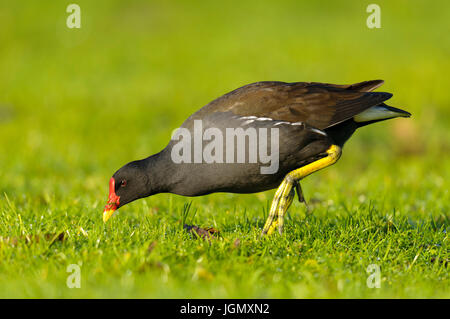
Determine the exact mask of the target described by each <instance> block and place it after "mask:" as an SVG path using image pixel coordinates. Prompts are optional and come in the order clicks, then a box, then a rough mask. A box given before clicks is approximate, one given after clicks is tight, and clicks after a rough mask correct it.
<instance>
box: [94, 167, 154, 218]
mask: <svg viewBox="0 0 450 319" xmlns="http://www.w3.org/2000/svg"><path fill="white" fill-rule="evenodd" d="M147 189H148V177H147V175H146V174H145V169H144V168H143V167H142V163H141V162H140V161H135V162H131V163H128V164H126V165H125V166H123V167H122V168H120V169H119V170H118V171H117V172H115V173H114V175H113V176H112V177H111V179H110V180H109V197H108V203H107V204H106V206H105V209H104V211H103V221H104V222H106V221H107V220H108V219H109V218H110V217H111V216H112V214H113V213H114V211H116V210H117V209H118V208H119V207H122V206H123V205H125V204H128V203H130V202H132V201H134V200H136V199H139V198H142V197H146V196H148V191H147Z"/></svg>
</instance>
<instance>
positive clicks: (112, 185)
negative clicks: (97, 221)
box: [103, 177, 120, 223]
mask: <svg viewBox="0 0 450 319" xmlns="http://www.w3.org/2000/svg"><path fill="white" fill-rule="evenodd" d="M119 205H120V196H117V195H116V181H115V180H114V177H111V179H110V180H109V198H108V203H107V204H106V206H105V210H104V211H103V222H105V223H106V221H107V220H108V219H109V218H110V217H111V216H112V214H113V213H114V211H115V210H116V209H117V207H119Z"/></svg>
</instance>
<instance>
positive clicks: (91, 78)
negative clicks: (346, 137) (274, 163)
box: [0, 0, 450, 298]
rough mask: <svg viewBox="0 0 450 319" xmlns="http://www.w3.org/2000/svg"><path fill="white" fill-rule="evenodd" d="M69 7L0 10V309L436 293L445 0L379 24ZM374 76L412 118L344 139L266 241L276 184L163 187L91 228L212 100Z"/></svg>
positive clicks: (265, 7) (221, 9) (387, 8)
mask: <svg viewBox="0 0 450 319" xmlns="http://www.w3.org/2000/svg"><path fill="white" fill-rule="evenodd" d="M76 3H78V4H79V5H80V6H81V10H82V28H81V29H80V30H69V29H67V28H66V27H65V19H66V17H67V13H66V12H65V8H66V5H67V3H65V2H64V1H60V2H58V1H15V2H14V1H9V2H8V3H6V2H5V3H2V4H0V21H1V25H0V39H1V46H0V70H2V71H1V72H0V181H1V182H0V236H1V237H2V241H0V287H1V288H2V289H0V297H4V298H6V297H28V298H29V297H38V298H53V297H63V298H71V297H106V298H108V297H120V298H128V297H137V298H146V297H161V298H171V297H181V298H198V297H206V298H213V297H217V298H220V297H224V298H228V297H242V298H252V297H274V298H278V297H286V298H304V297H308V298H324V297H331V298H348V297H353V298H378V297H388V298H401V297H406V298H417V297H425V298H431V297H437V298H449V297H450V290H449V281H448V280H449V278H448V277H449V276H448V259H449V255H448V230H449V210H450V195H449V191H448V190H449V189H450V183H449V180H450V159H449V157H448V153H449V151H450V142H449V141H450V134H449V129H448V128H449V127H450V122H449V119H450V111H449V110H450V98H449V94H448V87H449V84H450V80H449V78H448V74H449V71H450V65H449V59H448V56H449V53H450V38H449V37H448V31H449V25H448V21H449V18H450V6H449V4H448V3H447V2H446V1H439V2H433V3H430V2H429V1H398V2H395V3H393V2H392V1H378V2H377V3H378V4H379V5H380V6H381V9H382V29H379V30H369V29H368V28H367V27H366V26H365V20H366V18H367V13H366V12H365V8H366V6H367V5H368V4H369V3H370V2H367V3H364V2H361V1H344V2H339V3H338V2H335V1H317V2H315V3H314V4H313V3H309V1H308V2H306V1H305V2H304V3H303V2H301V1H286V2H283V3H278V2H277V3H274V2H273V1H257V2H256V1H255V2H246V3H242V1H225V2H223V1H221V2H217V3H212V2H209V1H208V2H181V1H180V2H167V1H123V2H121V1H95V2H93V1H86V0H80V1H77V2H76ZM377 78H382V79H384V80H386V84H385V85H384V86H383V87H382V90H385V91H388V92H392V93H394V97H393V98H392V100H391V103H390V104H392V105H393V106H397V107H402V108H404V109H406V110H408V111H410V112H411V113H413V117H412V118H411V119H398V120H393V121H390V122H385V123H380V124H377V125H373V126H371V127H366V128H364V129H361V130H360V131H359V132H357V134H355V136H354V137H353V138H352V139H351V140H350V141H349V142H348V143H347V144H346V146H345V148H344V153H343V156H342V157H341V159H340V160H339V162H338V163H337V164H336V165H334V166H333V167H330V168H328V169H326V170H324V171H321V172H319V173H316V174H314V175H312V176H310V177H308V178H307V179H305V181H304V182H303V184H302V185H303V190H304V192H305V195H306V198H307V200H308V201H309V203H310V206H311V208H312V211H311V213H310V214H307V213H306V212H305V209H304V207H303V206H302V205H301V204H299V203H298V202H294V204H293V205H292V207H291V208H290V210H289V213H288V217H287V220H286V227H285V234H284V235H283V236H278V235H277V236H272V237H270V238H265V239H262V240H261V239H259V234H260V230H261V227H262V225H263V223H264V221H265V216H266V215H267V206H268V205H269V204H270V200H271V197H272V196H273V191H269V192H265V193H260V194H251V195H235V194H214V195H209V196H205V197H199V198H193V199H190V198H183V197H180V196H175V195H170V194H161V195H156V196H153V197H151V198H147V199H144V200H140V201H137V202H135V203H132V204H130V205H127V206H125V207H123V208H122V209H120V211H119V212H118V213H117V214H115V216H114V218H112V219H111V220H110V222H108V223H107V224H106V225H104V224H103V222H102V219H101V213H102V209H103V205H104V204H105V201H106V198H107V191H108V180H109V178H110V176H111V175H112V174H113V173H114V171H115V170H116V169H117V168H119V167H120V166H122V165H123V164H125V163H127V162H129V161H131V160H134V159H138V158H144V157H146V156H148V155H150V154H153V153H156V152H157V151H159V150H160V149H162V148H163V147H164V146H165V145H166V144H167V142H168V141H169V138H170V134H171V132H172V130H173V129H174V128H176V127H177V126H178V125H180V124H181V123H182V121H183V120H184V119H185V118H186V117H187V116H189V115H190V114H191V113H192V112H194V111H195V110H197V109H198V108H200V107H201V106H202V105H204V104H206V103H207V102H209V101H210V100H212V99H214V98H216V97H218V96H220V95H221V94H223V93H226V92H228V91H230V90H232V89H234V88H237V87H239V86H241V85H244V84H247V83H251V82H255V81H260V80H282V81H322V82H332V83H352V82H358V81H363V80H369V79H377ZM191 201H192V204H191V209H190V211H189V212H187V213H188V215H187V217H186V216H185V213H183V212H184V207H185V204H186V203H189V202H191ZM194 212H196V213H195V214H194ZM184 217H185V218H187V220H188V221H189V223H191V224H195V225H199V226H203V227H214V228H216V229H218V230H220V232H221V237H220V238H218V239H213V240H211V241H210V242H209V241H205V240H201V239H196V238H194V237H192V236H191V235H189V234H188V233H186V232H185V231H184V230H183V229H182V219H183V218H184ZM61 232H64V233H65V239H64V241H58V240H54V241H51V240H46V239H45V238H44V237H45V235H46V234H59V233H61ZM27 236H28V238H31V240H30V242H28V241H27V240H26V237H27ZM36 238H39V240H36ZM237 239H239V242H240V244H239V245H235V242H236V240H237ZM152 243H153V244H152ZM155 243H156V244H155ZM150 246H152V247H153V248H152V249H149V247H150ZM79 262H80V263H82V266H81V288H80V289H69V288H68V287H67V286H66V279H67V276H68V275H69V273H67V272H66V269H67V266H68V265H70V264H74V263H79ZM370 264H377V265H379V266H380V267H381V279H382V280H381V288H380V289H370V288H368V287H367V285H366V280H367V277H368V275H369V274H368V273H367V272H366V269H367V267H368V265H370Z"/></svg>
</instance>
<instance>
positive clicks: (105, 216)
mask: <svg viewBox="0 0 450 319" xmlns="http://www.w3.org/2000/svg"><path fill="white" fill-rule="evenodd" d="M113 213H114V210H112V209H109V210H105V211H104V212H103V222H104V223H106V222H107V221H108V219H109V218H110V217H111V216H112V214H113Z"/></svg>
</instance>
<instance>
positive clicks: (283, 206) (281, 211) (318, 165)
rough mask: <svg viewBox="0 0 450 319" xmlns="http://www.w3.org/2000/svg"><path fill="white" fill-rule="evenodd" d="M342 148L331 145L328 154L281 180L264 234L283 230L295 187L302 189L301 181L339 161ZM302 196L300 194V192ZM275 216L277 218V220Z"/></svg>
mask: <svg viewBox="0 0 450 319" xmlns="http://www.w3.org/2000/svg"><path fill="white" fill-rule="evenodd" d="M341 152H342V150H341V148H340V147H339V146H337V145H331V146H330V148H329V149H328V150H327V156H326V157H324V158H321V159H319V160H317V161H315V162H312V163H310V164H308V165H305V166H303V167H300V168H298V169H296V170H294V171H292V172H290V173H288V174H287V175H286V177H285V178H284V179H283V181H282V182H281V184H280V186H279V187H278V189H277V191H276V192H275V196H274V198H273V200H272V205H271V207H270V212H269V217H268V218H267V221H266V223H265V225H264V229H263V231H262V235H265V234H272V233H273V232H274V230H275V229H276V228H277V227H278V232H279V233H280V234H281V233H282V232H283V225H284V215H285V213H286V211H287V209H288V208H289V206H290V205H291V203H292V200H293V198H294V196H295V188H294V187H296V188H297V191H299V190H300V191H301V189H300V188H298V187H299V186H298V185H299V181H300V180H301V179H302V178H304V177H306V176H308V175H310V174H312V173H314V172H317V171H318V170H320V169H322V168H325V167H328V166H330V165H333V164H334V163H336V162H337V160H338V159H339V157H340V156H341ZM299 198H300V194H299ZM301 198H303V194H301ZM275 216H276V217H277V219H276V220H275Z"/></svg>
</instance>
